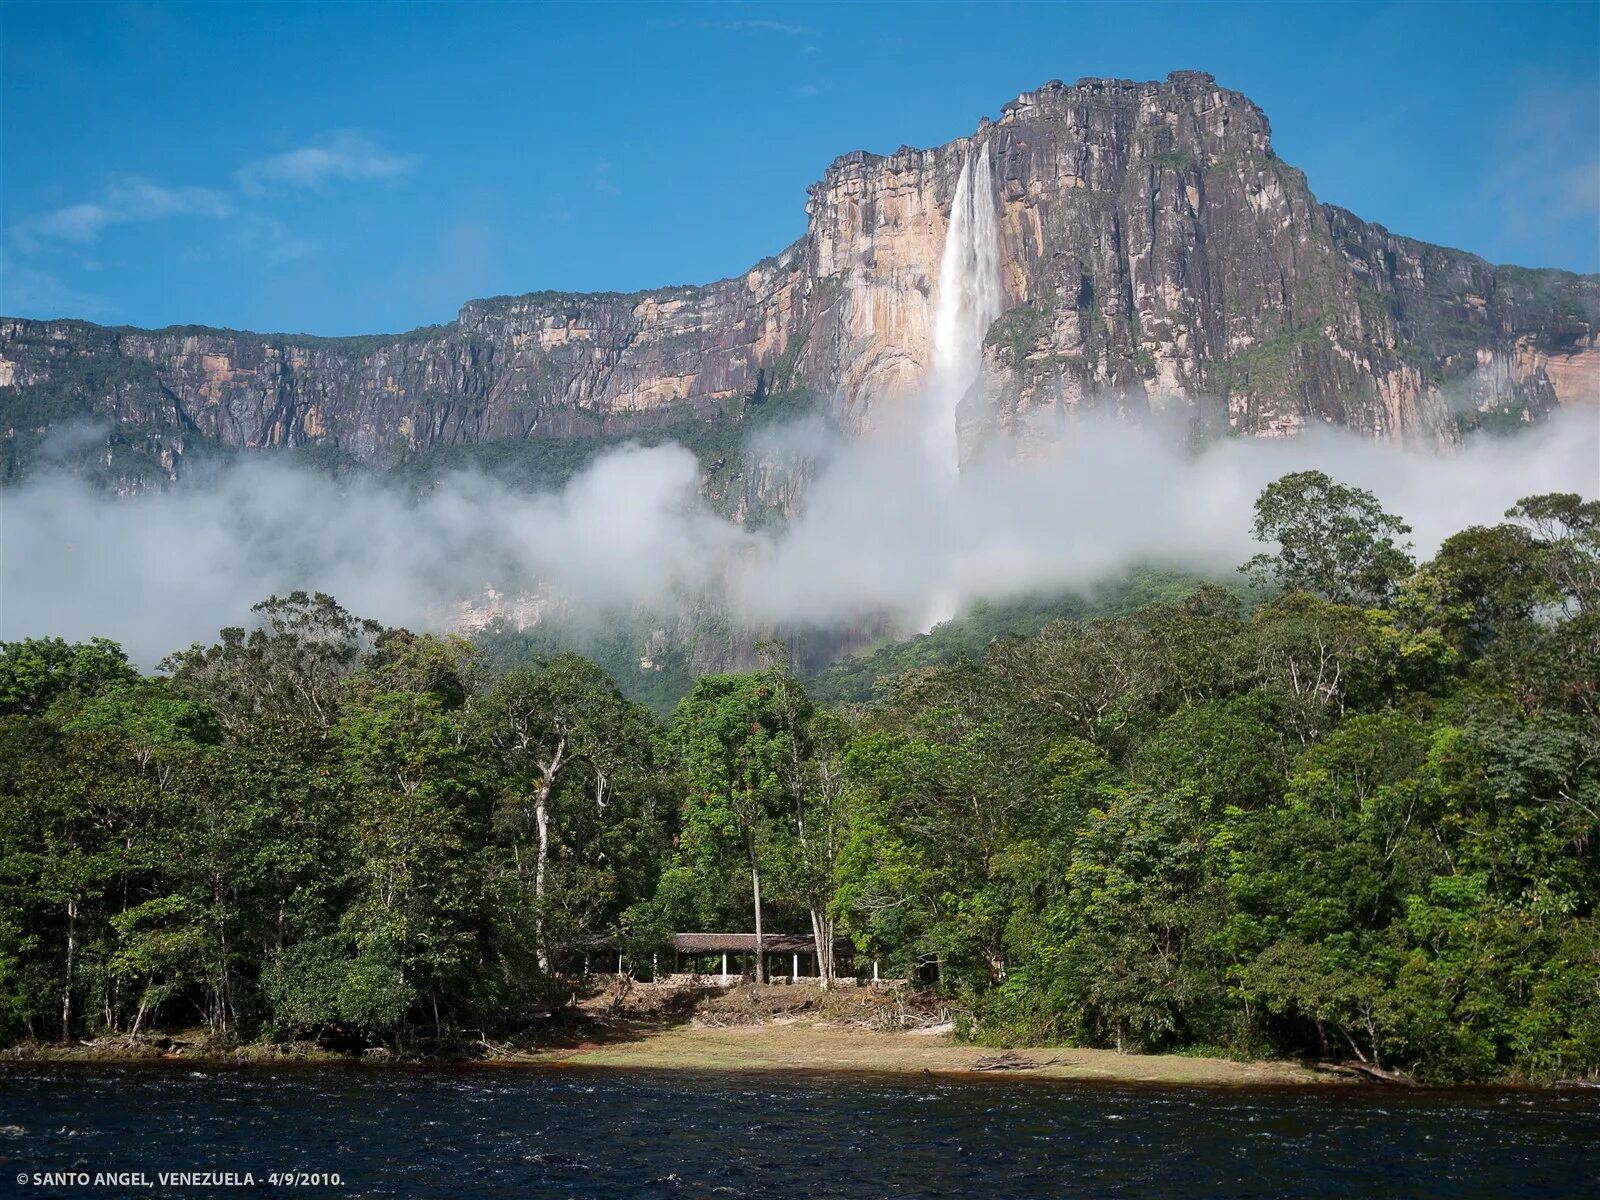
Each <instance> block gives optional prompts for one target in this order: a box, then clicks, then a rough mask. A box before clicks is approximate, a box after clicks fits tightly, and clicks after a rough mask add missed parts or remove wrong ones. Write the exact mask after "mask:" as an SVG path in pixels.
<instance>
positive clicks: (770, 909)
mask: <svg viewBox="0 0 1600 1200" xmlns="http://www.w3.org/2000/svg"><path fill="white" fill-rule="evenodd" d="M1408 532H1409V531H1408V529H1407V527H1406V526H1405V525H1404V523H1403V521H1402V520H1401V518H1400V517H1398V516H1395V515H1392V514H1389V513H1386V512H1384V511H1383V510H1382V509H1381V508H1380V507H1379V505H1378V503H1377V502H1376V500H1375V499H1374V498H1373V497H1372V496H1371V495H1370V494H1368V493H1366V492H1363V491H1360V490H1358V489H1353V488H1348V487H1344V486H1341V485H1340V484H1338V483H1337V482H1335V481H1333V480H1331V479H1329V478H1328V477H1327V476H1325V475H1323V474H1321V473H1318V472H1301V473H1298V474H1294V475H1288V476H1285V477H1283V478H1282V479H1280V480H1278V481H1277V482H1276V483H1274V484H1272V485H1271V486H1270V487H1268V488H1267V489H1266V490H1265V491H1264V492H1263V493H1262V495H1261V497H1260V498H1259V500H1258V501H1257V505H1256V524H1255V529H1254V533H1255V536H1256V538H1257V540H1258V541H1259V542H1260V543H1261V546H1262V553H1261V554H1260V555H1258V556H1257V557H1256V558H1254V559H1252V560H1251V561H1250V562H1249V563H1247V564H1245V566H1244V568H1242V569H1243V570H1244V571H1245V573H1246V575H1247V576H1248V577H1249V579H1250V581H1251V585H1252V586H1251V587H1250V588H1249V589H1248V590H1247V591H1246V592H1245V593H1244V594H1243V595H1241V594H1240V591H1239V590H1238V589H1234V588H1230V587H1224V586H1220V585H1218V584H1200V585H1198V586H1196V587H1194V588H1193V589H1192V591H1190V592H1189V593H1188V594H1187V595H1184V596H1181V597H1179V598H1176V599H1170V600H1160V601H1157V602H1152V603H1149V604H1145V605H1143V606H1142V607H1139V608H1137V610H1136V611H1132V612H1130V613H1128V614H1127V615H1119V616H1105V617H1085V618H1080V619H1070V620H1061V621H1055V622H1052V623H1049V624H1046V625H1044V626H1043V628H1040V629H1039V630H1038V632H1037V633H1033V634H1031V635H1029V636H999V637H995V638H992V639H991V640H989V641H988V642H987V643H986V644H983V645H980V646H969V645H961V646H960V647H959V652H957V653H955V656H954V657H953V659H952V660H951V661H948V662H940V663H934V664H932V665H918V666H913V667H910V668H909V669H903V670H901V669H894V670H893V671H892V673H888V674H878V675H876V676H875V677H874V678H872V679H871V680H866V679H863V678H862V671H861V670H860V661H858V662H857V663H855V664H853V665H851V664H847V665H846V666H845V667H843V668H841V672H836V673H835V676H834V679H835V687H834V688H833V689H831V690H832V692H833V694H836V695H839V696H844V697H850V698H851V699H848V700H847V701H844V702H841V703H839V704H837V705H829V704H825V703H822V702H820V701H818V700H814V699H813V698H811V697H810V696H808V694H807V690H806V688H805V686H804V684H803V683H802V681H801V680H800V679H798V678H797V677H796V675H795V674H794V672H792V671H791V670H790V668H789V666H788V664H787V663H786V662H785V661H784V658H783V655H782V653H781V650H780V649H779V648H777V647H772V648H771V650H770V653H769V654H768V665H766V666H765V667H764V668H763V669H761V670H759V671H755V672H751V673H747V674H739V675H715V676H704V677H701V678H699V679H698V680H696V681H695V682H694V684H693V688H692V690H691V691H690V693H689V695H688V696H687V697H686V698H684V699H683V700H682V701H681V702H680V703H679V704H678V705H677V707H676V709H675V710H674V711H673V712H672V713H671V715H670V718H668V719H666V720H664V721H663V720H661V719H659V718H658V717H657V716H656V715H655V714H654V713H652V712H651V711H650V709H648V708H645V707H643V706H641V705H639V704H636V703H633V702H631V701H629V700H627V699H626V698H625V697H624V696H623V695H622V693H621V692H620V691H619V690H618V688H617V686H616V684H615V682H614V681H613V680H612V678H611V677H610V676H608V675H607V674H606V673H605V672H604V671H603V670H601V669H600V668H599V667H597V666H595V665H594V664H593V663H592V662H590V661H588V660H586V659H584V658H582V657H579V656H577V655H574V654H556V655H552V656H549V657H544V658H538V659H535V660H531V661H527V662H524V663H522V664H521V665H516V666H513V667H511V669H503V667H502V666H501V665H496V664H493V663H492V662H491V659H490V656H488V655H487V654H485V653H484V652H483V650H482V649H481V648H480V647H479V646H476V645H474V643H472V642H471V641H468V640H465V639H462V638H458V637H439V636H433V635H426V634H415V633H411V632H408V631H406V630H403V629H389V628H382V627H379V626H378V625H377V624H375V623H373V622H370V621H365V620H362V619H360V618H359V617H358V616H356V615H353V614H351V613H349V612H347V611H345V610H344V609H343V608H341V607H340V606H339V604H338V603H337V602H336V601H335V600H334V599H333V598H331V597H328V596H325V595H308V594H304V593H295V594H293V595H289V596H286V597H274V598H272V599H269V600H267V601H265V602H264V603H262V604H261V605H258V606H257V609H256V611H255V614H254V619H253V621H252V623H251V625H250V626H249V627H248V628H236V629H227V630H223V631H222V633H221V635H220V639H219V640H218V642H217V643H216V644H214V645H210V646H195V647H192V648H190V649H188V650H185V651H180V652H178V653H175V654H173V655H172V656H171V657H170V658H169V659H167V660H166V662H165V663H164V664H163V670H162V672H161V673H160V674H159V675H156V676H142V675H140V674H139V673H138V672H137V671H136V670H134V669H133V667H132V666H131V665H130V664H129V662H128V660H127V659H126V657H125V656H124V655H123V653H122V652H121V650H120V649H119V647H117V646H116V645H115V644H113V643H111V642H108V641H104V640H96V641H91V642H87V643H77V644H69V643H66V642H64V641H62V640H59V639H31V640H25V641H18V642H12V643H7V644H4V645H3V646H0V714H4V715H3V716H0V1043H4V1044H17V1043H21V1042H49V1041H55V1040H63V1041H67V1040H72V1039H76V1038H80V1037H85V1036H99V1037H104V1036H122V1037H126V1038H128V1039H129V1040H130V1042H131V1041H132V1040H134V1039H136V1038H138V1037H139V1036H141V1035H143V1034H146V1033H148V1032H149V1031H151V1030H154V1029H160V1028H181V1027H188V1026H193V1025H196V1024H202V1025H204V1026H206V1027H208V1028H209V1030H210V1031H211V1032H212V1034H213V1035H214V1036H216V1037H218V1038H223V1039H230V1040H234V1041H239V1042H246V1041H251V1040H267V1041H271V1040H281V1039H289V1038H322V1039H325V1040H329V1041H334V1042H340V1043H345V1044H353V1045H362V1044H372V1045H377V1044H387V1045H390V1046H392V1047H394V1048H396V1049H399V1050H405V1049H406V1048H408V1047H410V1046H415V1045H418V1044H421V1043H423V1042H425V1041H426V1042H431V1043H433V1044H437V1043H438V1042H440V1041H441V1040H448V1039H450V1038H451V1037H454V1036H457V1035H459V1034H461V1033H462V1031H466V1030H471V1031H476V1032H477V1033H478V1034H479V1035H480V1036H481V1035H482V1032H483V1031H486V1030H499V1031H505V1030H515V1029H522V1028H526V1027H527V1026H528V1024H529V1022H530V1021H533V1020H534V1019H535V1018H536V1015H537V1014H540V1013H544V1012H547V1011H548V1010H549V1009H550V1008H551V1007H552V1006H559V1005H560V1004H561V1003H562V1000H563V997H566V996H568V995H570V994H571V990H572V989H571V986H570V980H571V977H572V976H573V975H574V974H575V973H577V972H579V971H581V970H582V969H583V964H584V961H585V958H586V956H587V955H588V954H589V953H590V951H591V949H592V948H593V947H594V946H596V945H597V944H598V942H599V939H605V940H606V944H607V946H608V947H610V946H616V947H620V948H621V953H622V955H623V957H624V958H625V959H626V960H627V961H628V962H630V963H631V964H632V965H633V966H634V967H635V969H639V970H647V969H648V964H649V963H650V961H651V956H652V955H655V954H657V953H659V952H661V951H662V950H663V948H665V947H666V946H667V945H668V944H669V942H668V939H669V937H670V935H671V934H672V933H673V932H677V931H688V930H719V929H720V930H751V929H753V930H757V931H762V930H764V931H766V932H784V933H797V932H805V933H809V934H812V935H814V937H815V939H816V944H817V946H818V948H819V950H820V951H823V953H821V955H820V958H821V959H822V962H823V964H824V970H826V969H827V963H828V962H829V960H830V959H831V949H828V948H831V947H832V945H833V942H834V938H835V937H844V938H848V939H850V940H851V941H852V942H853V943H854V945H855V946H856V947H857V950H858V955H857V957H858V959H863V960H867V959H877V960H880V961H881V962H882V963H883V964H884V966H885V973H886V974H894V975H898V976H905V977H912V978H917V979H921V980H924V981H926V982H927V984H928V985H929V986H930V987H933V988H936V989H937V990H938V991H939V992H940V993H941V994H942V995H943V996H944V997H946V998H947V999H948V1002H949V1004H950V1007H951V1008H952V1010H953V1011H954V1012H956V1013H957V1014H958V1019H957V1031H958V1033H959V1034H960V1035H961V1036H963V1037H966V1038H970V1039H973V1040H975V1041H978V1042H982V1043H987V1044H994V1045H1002V1044H1004V1045H1024V1044H1066V1045H1077V1046H1086V1047H1110V1048H1116V1049H1123V1050H1147V1051H1162V1050H1184V1051H1189V1052H1202V1053H1226V1054H1230V1055H1233V1056H1237V1057H1244V1058H1251V1057H1263V1056H1279V1057H1307V1058H1317V1059H1347V1060H1353V1061H1358V1062H1363V1063H1367V1064H1371V1065H1372V1066H1375V1067H1381V1068H1390V1069H1398V1070H1403V1071H1406V1072H1409V1073H1412V1074H1415V1075H1416V1076H1418V1077H1420V1078H1422V1079H1426V1080H1430V1081H1440V1082H1449V1081H1464V1080H1496V1079H1507V1078H1515V1079H1529V1080H1551V1079H1557V1078H1571V1077H1580V1076H1589V1077H1594V1076H1600V920H1597V916H1596V901H1597V899H1600V844H1597V843H1600V838H1597V835H1600V503H1597V502H1595V501H1585V500H1583V499H1582V498H1580V497H1579V496H1576V495H1567V494H1556V495H1544V496H1534V497H1529V498H1527V499H1525V500H1523V501H1522V502H1521V503H1519V504H1518V505H1517V506H1516V507H1515V508H1513V509H1512V510H1511V511H1510V512H1508V513H1507V514H1506V521H1505V523H1503V524H1500V525H1496V526H1494V527H1475V528H1471V529H1467V530H1464V531H1462V532H1460V533H1458V534H1456V535H1455V536H1453V537H1451V538H1450V539H1448V540H1447V541H1446V542H1445V543H1444V544H1443V546H1442V547H1441V548H1440V550H1439V551H1438V553H1437V554H1436V555H1435V556H1434V557H1433V558H1432V559H1431V560H1429V561H1426V562H1422V563H1420V564H1419V563H1417V562H1415V561H1414V560H1413V558H1412V557H1411V555H1410V553H1409V551H1408V547H1407V545H1406V542H1405V538H1406V534H1407V533H1408ZM874 661H876V662H880V663H884V664H886V665H889V666H892V667H895V668H898V666H899V665H900V660H897V658H896V656H895V655H894V654H893V653H890V652H886V651H880V652H879V653H878V654H877V656H876V659H875V660H874ZM861 697H870V698H865V699H863V698H861ZM607 953H608V954H611V953H615V951H613V950H610V949H608V951H607Z"/></svg>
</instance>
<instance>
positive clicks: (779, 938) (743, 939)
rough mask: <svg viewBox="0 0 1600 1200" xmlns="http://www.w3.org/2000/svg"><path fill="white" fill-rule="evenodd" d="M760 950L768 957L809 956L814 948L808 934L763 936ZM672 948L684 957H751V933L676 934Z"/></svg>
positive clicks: (813, 941)
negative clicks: (774, 955) (692, 955)
mask: <svg viewBox="0 0 1600 1200" xmlns="http://www.w3.org/2000/svg"><path fill="white" fill-rule="evenodd" d="M761 946H762V949H764V950H765V951H766V952H767V953H768V954H791V953H794V952H796V951H798V952H800V953H810V952H811V951H813V950H815V949H816V948H817V943H816V941H815V940H814V939H813V938H812V936H811V935H810V934H809V933H764V934H762V935H761ZM672 948H673V949H674V950H679V951H681V952H683V953H684V954H754V953H755V949H756V935H755V934H753V933H675V934H673V935H672Z"/></svg>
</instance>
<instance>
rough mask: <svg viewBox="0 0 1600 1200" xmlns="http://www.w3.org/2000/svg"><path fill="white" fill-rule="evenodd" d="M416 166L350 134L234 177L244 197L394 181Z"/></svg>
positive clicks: (264, 162) (412, 159)
mask: <svg viewBox="0 0 1600 1200" xmlns="http://www.w3.org/2000/svg"><path fill="white" fill-rule="evenodd" d="M416 166H417V159H416V158H415V157H414V156H412V155H406V154H391V153H390V152H389V151H387V150H383V149H380V148H379V147H378V146H376V145H374V144H373V143H372V142H369V141H368V140H367V139H365V138H363V137H360V136H358V135H356V134H353V133H340V134H335V135H333V136H332V137H330V138H327V139H324V140H323V141H321V142H318V143H312V144H310V145H306V146H300V147H298V148H297V149H294V150H287V151H285V152H284V153H282V154H274V155H272V156H271V157H269V158H262V159H257V160H256V161H255V162H251V163H247V164H245V166H243V167H241V168H240V169H239V171H238V172H237V173H236V175H235V179H236V180H237V181H238V183H239V187H240V189H241V190H242V191H244V192H245V193H246V194H247V195H256V194H258V193H260V192H263V191H267V190H270V189H272V188H317V187H321V186H322V185H323V184H325V183H330V182H334V181H363V180H375V179H394V178H397V177H398V176H401V175H406V174H409V173H410V172H412V171H414V170H415V169H416Z"/></svg>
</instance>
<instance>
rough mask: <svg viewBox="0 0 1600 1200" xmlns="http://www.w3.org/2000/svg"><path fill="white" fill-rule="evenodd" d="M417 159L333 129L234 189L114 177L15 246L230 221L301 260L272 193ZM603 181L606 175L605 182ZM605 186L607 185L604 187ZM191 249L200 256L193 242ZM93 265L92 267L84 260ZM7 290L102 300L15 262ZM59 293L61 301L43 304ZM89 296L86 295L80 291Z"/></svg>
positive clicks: (34, 226)
mask: <svg viewBox="0 0 1600 1200" xmlns="http://www.w3.org/2000/svg"><path fill="white" fill-rule="evenodd" d="M417 163H418V159H417V158H416V157H415V156H412V155H403V154H394V153H391V152H389V151H387V150H385V149H383V148H382V147H380V146H378V145H377V144H375V143H374V142H372V141H370V140H368V139H367V138H365V137H362V136H361V135H359V134H355V133H349V132H345V133H337V134H332V135H330V136H328V137H326V138H323V139H321V140H319V141H315V142H310V143H307V144H305V145H302V146H299V147H297V148H295V149H293V150H287V151H284V152H283V153H281V154H274V155H270V156H268V157H265V158H260V159H256V160H254V161H252V162H248V163H246V164H245V165H244V166H243V167H241V168H239V170H237V171H235V172H234V174H233V181H232V186H231V187H226V188H214V187H171V186H167V185H165V184H161V183H157V182H155V181H154V180H151V179H148V178H145V177H143V176H140V175H113V176H111V177H109V178H108V180H107V182H106V184H105V186H104V187H102V188H101V189H100V191H99V192H98V193H96V194H95V195H93V196H91V197H89V198H88V199H85V200H81V201H78V202H76V203H73V204H66V205H62V206H60V207H58V208H52V209H47V210H45V211H43V212H39V213H35V214H33V215H31V216H28V217H24V218H23V219H22V220H20V221H17V222H16V223H15V224H13V225H12V226H11V239H12V245H13V247H14V249H15V250H16V251H18V252H20V253H22V254H24V255H30V256H31V255H35V254H40V253H44V252H48V251H52V250H58V251H59V250H63V249H68V250H71V249H77V250H86V249H87V248H88V247H90V246H92V245H94V244H95V243H96V242H98V241H99V240H100V238H101V237H102V236H103V235H104V234H105V233H106V231H107V230H109V229H112V228H113V227H116V226H122V225H132V224H136V223H140V222H149V221H157V220H162V219H165V218H172V217H197V218H203V219H206V220H212V221H218V222H222V223H224V224H225V227H226V229H227V232H228V236H229V237H230V239H231V241H232V243H233V244H234V245H235V246H236V247H238V248H239V249H241V250H244V251H247V252H250V253H253V254H257V255H259V256H261V257H263V258H264V259H265V261H266V262H267V263H268V264H269V265H270V264H281V263H285V262H289V261H292V260H294V259H298V258H303V257H305V256H306V255H307V254H309V253H311V252H312V251H313V250H314V249H315V243H314V242H312V241H310V240H308V239H306V238H303V237H299V236H296V235H295V234H294V233H293V232H292V231H291V230H290V228H289V226H288V224H287V223H286V222H285V221H284V220H283V219H282V218H281V217H278V216H276V215H273V214H272V213H270V212H266V211H263V205H264V204H265V203H266V202H267V201H268V200H270V198H271V197H272V196H273V195H283V194H288V193H293V192H307V191H312V190H315V189H317V188H321V187H323V186H325V185H329V184H333V183H347V182H366V181H381V180H388V179H395V178H398V177H400V176H402V175H406V174H409V173H410V172H411V171H413V170H415V169H416V166H417ZM604 182H605V181H604V180H602V184H603V183H604ZM600 190H602V191H603V190H605V188H604V187H603V186H602V187H601V188H600ZM191 251H192V252H196V253H203V251H202V250H200V249H198V248H195V247H191ZM79 266H80V267H82V268H83V269H90V264H89V263H87V262H82V263H80V264H79ZM7 274H8V275H9V276H11V280H10V282H8V284H7V286H6V294H7V296H8V298H11V299H12V301H13V305H14V306H18V298H19V297H23V298H25V297H30V296H31V297H35V299H32V300H28V302H27V304H26V307H28V308H30V309H39V308H50V309H58V308H75V309H76V310H77V311H80V312H88V311H96V310H98V309H99V308H103V306H101V305H91V304H89V303H87V302H84V303H76V304H72V303H68V301H69V300H70V299H72V298H73V297H74V296H75V294H74V293H72V292H71V291H70V289H66V288H65V287H63V286H62V285H61V284H60V283H59V282H58V281H56V280H55V278H54V276H52V275H49V274H47V273H45V272H43V271H38V270H33V271H23V269H22V268H21V267H20V266H18V265H17V264H15V263H13V264H12V265H11V269H10V270H9V271H8V272H7ZM47 296H55V297H59V302H55V301H52V302H50V303H41V302H40V301H39V300H38V299H37V298H38V297H47ZM76 299H77V300H80V301H87V300H88V299H89V298H88V297H83V296H81V295H77V296H76Z"/></svg>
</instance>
